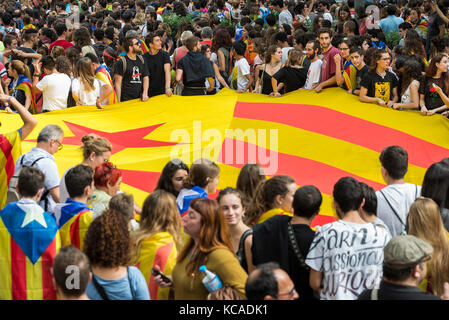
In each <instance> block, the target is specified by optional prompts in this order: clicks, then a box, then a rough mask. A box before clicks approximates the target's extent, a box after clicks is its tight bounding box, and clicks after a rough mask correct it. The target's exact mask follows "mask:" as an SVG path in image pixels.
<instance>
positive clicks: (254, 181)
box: [237, 163, 266, 201]
mask: <svg viewBox="0 0 449 320" xmlns="http://www.w3.org/2000/svg"><path fill="white" fill-rule="evenodd" d="M265 179H266V178H265V172H264V171H263V168H262V167H261V166H260V164H258V163H247V164H245V165H244V166H243V168H242V170H240V173H239V176H238V178H237V189H238V190H240V191H242V192H243V194H245V197H246V199H247V200H248V201H252V199H253V198H254V196H255V194H256V188H257V185H258V184H259V183H260V182H261V181H264V180H265Z"/></svg>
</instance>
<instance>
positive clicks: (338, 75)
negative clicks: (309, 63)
mask: <svg viewBox="0 0 449 320" xmlns="http://www.w3.org/2000/svg"><path fill="white" fill-rule="evenodd" d="M334 61H335V80H336V81H337V84H338V85H341V84H343V83H345V78H344V77H343V73H342V72H341V56H340V55H339V54H336V55H335V56H334Z"/></svg>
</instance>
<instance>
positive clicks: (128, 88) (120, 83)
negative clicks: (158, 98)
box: [114, 37, 149, 102]
mask: <svg viewBox="0 0 449 320" xmlns="http://www.w3.org/2000/svg"><path fill="white" fill-rule="evenodd" d="M123 47H124V49H125V51H126V56H124V57H121V58H120V59H119V60H118V61H117V62H116V64H115V66H114V78H115V92H116V93H117V99H118V102H123V101H128V100H133V99H137V98H141V99H142V101H147V100H148V86H149V79H148V70H147V68H146V66H145V61H144V59H143V57H142V56H141V55H140V54H139V53H140V50H141V47H140V44H139V40H137V38H136V37H126V38H125V39H124V40H123Z"/></svg>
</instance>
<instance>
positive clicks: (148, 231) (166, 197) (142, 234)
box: [132, 190, 181, 259]
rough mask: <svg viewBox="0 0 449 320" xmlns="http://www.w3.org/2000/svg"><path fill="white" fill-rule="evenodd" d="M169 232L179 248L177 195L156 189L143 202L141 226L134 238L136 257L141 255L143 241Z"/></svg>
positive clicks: (179, 231)
mask: <svg viewBox="0 0 449 320" xmlns="http://www.w3.org/2000/svg"><path fill="white" fill-rule="evenodd" d="M159 232H168V233H170V234H171V235H172V236H173V240H174V241H175V244H176V247H177V248H178V250H179V249H180V246H181V218H180V216H179V211H178V207H177V206H176V199H175V197H174V196H173V195H172V194H171V193H169V192H167V191H164V190H155V191H153V193H151V194H150V195H149V196H148V197H147V198H146V199H145V202H144V203H143V207H142V214H141V218H140V228H139V230H138V231H136V232H135V233H134V234H133V236H132V238H133V240H134V241H133V242H134V244H135V254H134V256H135V258H136V259H137V258H138V257H139V256H140V249H141V246H142V242H143V241H144V240H145V239H147V238H148V237H150V236H152V235H154V234H156V233H159Z"/></svg>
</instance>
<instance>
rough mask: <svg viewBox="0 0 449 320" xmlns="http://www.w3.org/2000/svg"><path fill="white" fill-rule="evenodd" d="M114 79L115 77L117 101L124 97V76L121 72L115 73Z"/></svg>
mask: <svg viewBox="0 0 449 320" xmlns="http://www.w3.org/2000/svg"><path fill="white" fill-rule="evenodd" d="M114 79H115V85H114V86H115V93H116V94H117V101H118V102H120V100H121V97H122V80H123V77H122V76H121V75H119V74H115V75H114Z"/></svg>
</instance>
